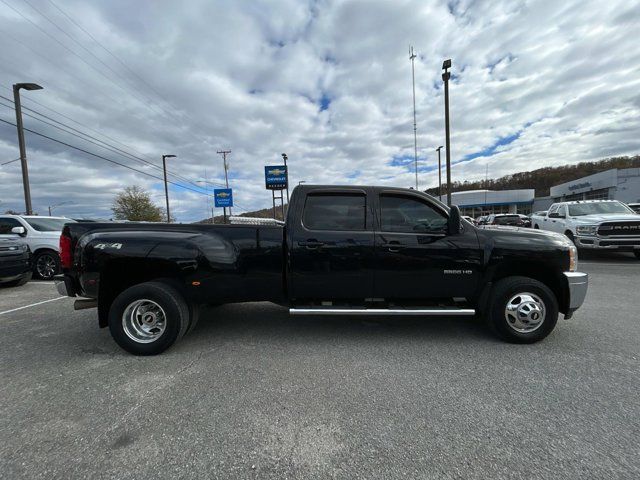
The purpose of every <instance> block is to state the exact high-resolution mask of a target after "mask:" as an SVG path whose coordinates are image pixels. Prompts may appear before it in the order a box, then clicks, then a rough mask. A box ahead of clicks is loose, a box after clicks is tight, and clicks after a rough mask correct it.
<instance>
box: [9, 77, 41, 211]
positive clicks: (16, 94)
mask: <svg viewBox="0 0 640 480" xmlns="http://www.w3.org/2000/svg"><path fill="white" fill-rule="evenodd" d="M21 88H24V89H25V90H42V87H41V86H40V85H38V84H37V83H16V84H14V85H13V102H14V104H15V107H16V127H17V128H18V145H19V146H20V164H21V165H22V186H23V188H24V204H25V210H26V213H27V215H33V209H32V208H31V188H30V187H29V169H28V168H27V152H26V148H25V145H24V127H23V125H22V107H21V106H20V89H21Z"/></svg>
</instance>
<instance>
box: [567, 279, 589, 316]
mask: <svg viewBox="0 0 640 480" xmlns="http://www.w3.org/2000/svg"><path fill="white" fill-rule="evenodd" d="M564 277H565V279H566V281H567V292H568V295H569V298H568V302H567V305H568V307H569V308H568V309H569V314H571V313H573V312H574V311H575V310H577V309H578V308H580V307H581V306H582V304H583V303H584V299H585V297H586V296H587V289H588V287H589V275H588V274H586V273H581V272H564Z"/></svg>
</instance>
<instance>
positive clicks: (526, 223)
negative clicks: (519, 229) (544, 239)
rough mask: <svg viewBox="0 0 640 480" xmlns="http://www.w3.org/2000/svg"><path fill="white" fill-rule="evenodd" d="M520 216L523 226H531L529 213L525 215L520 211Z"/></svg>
mask: <svg viewBox="0 0 640 480" xmlns="http://www.w3.org/2000/svg"><path fill="white" fill-rule="evenodd" d="M518 216H519V217H520V218H521V219H522V222H523V225H522V226H523V227H525V228H531V217H529V216H528V215H523V214H521V213H519V214H518Z"/></svg>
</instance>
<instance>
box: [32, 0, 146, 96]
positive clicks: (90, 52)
mask: <svg viewBox="0 0 640 480" xmlns="http://www.w3.org/2000/svg"><path fill="white" fill-rule="evenodd" d="M23 1H24V2H25V3H26V4H27V5H29V6H30V7H31V8H32V9H33V10H35V11H36V12H37V13H38V14H39V15H40V16H42V17H43V18H44V19H45V20H46V21H47V22H49V23H50V24H51V25H53V26H54V27H56V28H57V29H58V30H59V31H60V32H62V33H63V34H64V35H65V36H66V37H67V38H69V39H71V41H72V42H73V43H75V44H76V45H78V46H79V47H80V48H82V49H83V50H84V51H85V52H87V53H88V54H89V55H91V57H93V58H95V59H96V60H97V61H98V62H100V64H101V65H103V66H104V67H105V68H107V69H108V70H109V71H110V72H111V73H113V74H114V75H116V76H118V78H120V79H121V80H122V81H124V82H127V83H129V85H132V86H133V88H137V87H136V85H135V84H131V83H130V82H128V80H127V79H126V78H124V77H122V76H121V75H120V74H119V73H118V72H116V71H115V70H114V69H113V68H111V67H110V66H109V65H107V64H106V63H105V62H104V61H102V59H101V58H100V57H98V56H97V55H96V54H94V53H93V52H92V51H91V50H89V49H88V48H87V47H85V46H84V45H83V44H82V42H80V41H78V40H77V39H76V38H74V37H73V36H72V35H71V34H70V33H69V32H67V31H66V30H65V29H64V28H62V27H60V26H59V25H58V24H57V23H56V22H54V21H53V20H51V19H50V18H49V17H48V16H47V15H45V14H44V13H43V12H41V11H40V10H38V9H37V8H36V7H34V6H33V4H32V3H31V2H29V0H23ZM138 91H140V90H138ZM140 93H141V95H142V97H143V98H145V99H146V100H147V101H148V102H153V100H152V99H151V98H149V97H148V96H146V95H144V93H143V92H140Z"/></svg>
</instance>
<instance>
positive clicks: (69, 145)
mask: <svg viewBox="0 0 640 480" xmlns="http://www.w3.org/2000/svg"><path fill="white" fill-rule="evenodd" d="M0 122H2V123H6V124H7V125H12V126H14V127H15V126H16V124H15V123H13V122H9V121H7V120H3V119H2V118H0ZM24 130H25V131H27V132H30V133H33V134H34V135H38V136H39V137H42V138H46V139H47V140H51V141H52V142H56V143H59V144H61V145H64V146H66V147H69V148H73V149H74V150H78V151H80V152H83V153H86V154H87V155H91V156H93V157H96V158H100V159H102V160H106V161H107V162H110V163H113V164H115V165H119V166H121V167H124V168H127V169H129V170H132V171H134V172H137V173H141V174H142V175H146V176H148V177H151V178H155V179H156V180H161V181H162V180H163V179H162V178H161V177H156V176H155V175H152V174H151V173H149V172H145V171H142V170H138V169H137V168H134V167H132V166H130V165H126V164H124V163H120V162H118V161H116V160H113V159H111V158H107V157H104V156H102V155H99V154H97V153H93V152H90V151H89V150H85V149H84V148H80V147H76V146H75V145H71V144H70V143H67V142H63V141H62V140H58V139H57V138H53V137H50V136H49V135H45V134H44V133H40V132H36V131H35V130H31V129H29V128H25V129H24ZM167 182H168V183H170V184H172V185H175V186H176V187H180V188H184V189H186V190H191V191H192V192H195V193H199V194H200V195H209V194H206V193H204V192H201V191H199V190H195V189H193V188H191V187H188V186H186V185H181V184H179V183H176V182H173V181H171V180H167Z"/></svg>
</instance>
